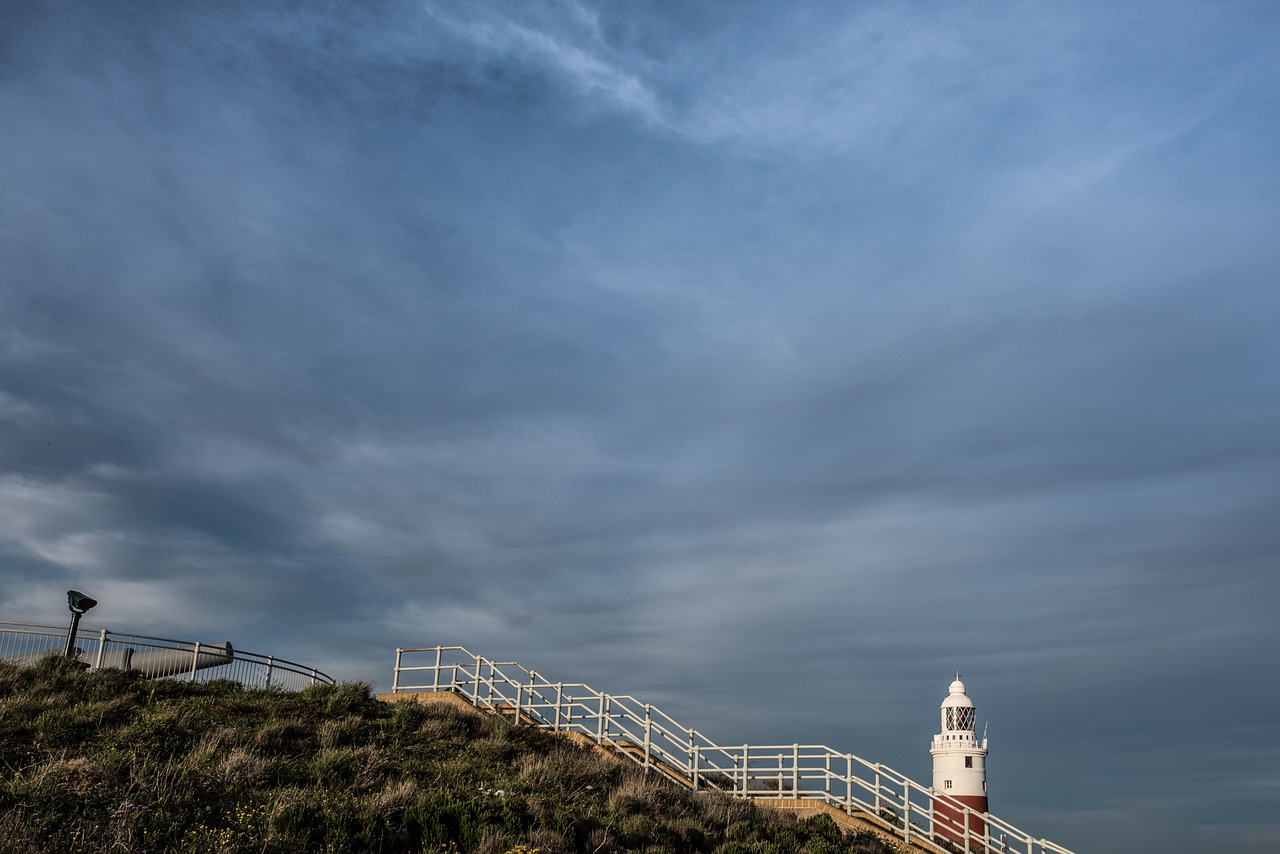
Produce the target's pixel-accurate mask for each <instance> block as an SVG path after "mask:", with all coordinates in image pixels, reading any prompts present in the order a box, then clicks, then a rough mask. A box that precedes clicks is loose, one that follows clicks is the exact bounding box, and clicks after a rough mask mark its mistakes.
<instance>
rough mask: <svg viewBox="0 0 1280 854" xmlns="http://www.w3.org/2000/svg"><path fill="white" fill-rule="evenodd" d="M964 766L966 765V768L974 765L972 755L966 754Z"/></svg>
mask: <svg viewBox="0 0 1280 854" xmlns="http://www.w3.org/2000/svg"><path fill="white" fill-rule="evenodd" d="M964 767H966V768H972V767H973V757H972V756H966V757H965V758H964Z"/></svg>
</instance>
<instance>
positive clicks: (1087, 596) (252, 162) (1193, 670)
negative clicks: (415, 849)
mask: <svg viewBox="0 0 1280 854" xmlns="http://www.w3.org/2000/svg"><path fill="white" fill-rule="evenodd" d="M1277 152H1280V6H1277V5H1276V4H1274V3H1271V2H1244V0H1242V1H1241V2H1234V0H1221V2H1188V0H1164V1H1163V2H1153V1H1152V0H1138V1H1137V2H1133V3H1124V4H1116V3H1103V2H1085V0H1059V2H1053V3H1049V2H1029V3H1017V4H1009V3H999V2H984V0H956V2H949V3H945V4H933V3H923V2H911V0H897V1H896V2H890V0H868V1H867V2H864V0H842V2H797V3H790V4H777V3H768V2H759V0H742V2H732V3H731V2H723V0H719V2H717V1H716V0H704V2H680V1H679V0H671V1H670V2H644V0H617V2H595V3H592V2H577V0H563V2H556V1H555V0H546V2H542V1H541V0H519V2H496V0H495V2H486V3H474V2H428V0H415V1H414V2H409V0H367V2H360V3H352V2H339V0H314V2H308V3H296V2H279V0H252V2H250V0H210V2H203V3H172V2H167V0H166V1H165V2H160V0H150V1H148V0H129V2H124V0H98V2H94V3H84V2H79V0H75V2H70V0H67V1H66V2H59V0H0V605H2V606H3V607H0V618H2V619H6V620H29V621H35V622H48V623H63V622H64V621H65V620H66V617H67V614H66V610H65V597H64V593H65V591H66V590H67V589H69V588H75V589H78V590H81V591H83V592H85V593H87V594H89V595H90V596H93V597H95V598H97V599H98V600H99V601H100V603H101V604H100V605H99V606H98V608H97V609H96V610H94V611H93V612H92V613H91V614H90V615H89V616H88V617H87V618H86V620H85V624H84V625H85V627H86V628H97V627H107V628H111V629H113V630H116V631H124V632H134V633H139V634H150V635H160V636H168V637H178V638H186V639H195V640H203V641H210V642H217V641H222V640H231V641H232V642H233V643H234V644H235V646H236V647H237V648H240V649H248V650H253V651H257V652H262V653H270V654H274V655H277V656H281V657H285V658H290V659H293V660H295V661H301V662H304V663H307V664H310V665H314V666H317V667H319V668H320V669H321V670H324V671H326V672H328V673H330V674H332V675H333V676H335V677H336V678H339V679H346V680H365V681H368V682H370V683H372V684H373V685H374V686H375V687H376V688H377V689H379V690H387V689H388V688H389V686H390V682H391V670H392V665H393V662H394V654H395V649H396V648H397V647H424V646H432V645H436V644H448V645H454V644H456V645H462V646H465V647H467V648H468V649H470V650H471V651H473V652H476V653H479V654H482V655H486V656H490V657H493V658H498V659H515V660H518V661H520V662H522V663H524V664H525V665H526V666H529V667H532V668H534V669H536V670H538V671H539V672H540V673H542V674H544V675H546V676H547V677H548V678H551V679H553V680H563V681H585V682H588V683H590V684H591V685H592V686H593V687H595V688H598V689H600V690H604V691H609V692H612V693H629V694H633V695H636V696H637V697H640V698H641V699H644V700H648V701H649V702H652V703H655V704H656V705H658V706H660V707H661V708H662V709H663V710H664V711H666V712H667V713H668V714H670V715H672V716H673V717H674V718H675V719H677V720H679V721H681V722H682V723H684V724H686V725H689V726H694V727H696V728H698V729H699V730H701V731H702V732H704V733H706V734H707V735H708V736H709V737H711V738H713V739H717V740H720V741H721V742H722V743H732V744H741V743H743V742H746V741H750V742H753V743H772V744H778V743H782V744H790V743H793V742H797V741H798V742H801V743H813V744H827V745H830V746H832V747H833V748H835V749H837V750H840V751H842V752H853V753H856V754H858V755H859V756H862V757H864V758H866V759H868V760H871V761H879V762H883V763H885V764H887V765H890V766H892V767H894V768H896V769H898V770H900V771H902V772H904V773H907V774H910V775H912V776H914V777H915V778H916V779H918V780H923V781H925V782H926V783H927V782H928V781H929V779H930V767H931V766H930V757H929V754H928V744H929V739H930V737H931V735H932V733H933V732H934V731H936V729H937V725H938V711H937V709H938V705H939V703H940V702H941V701H942V699H943V697H944V696H945V694H946V688H947V684H948V683H949V682H950V681H951V679H952V678H953V677H954V673H955V672H956V671H959V672H962V673H963V674H964V678H965V681H966V682H967V684H968V686H969V691H970V695H971V696H972V697H973V698H974V700H975V702H976V704H977V707H978V718H979V721H980V722H989V738H990V745H991V746H990V750H991V753H990V758H989V765H988V768H989V772H988V779H989V787H990V795H991V808H992V811H993V812H994V813H995V814H997V815H999V816H1001V817H1002V818H1004V819H1005V820H1008V821H1011V822H1012V823H1014V824H1015V825H1018V826H1020V827H1022V828H1024V829H1025V830H1027V831H1029V832H1031V833H1032V834H1033V835H1035V836H1037V837H1046V838H1048V839H1051V840H1053V841H1055V842H1057V843H1059V844H1061V845H1064V846H1067V847H1068V848H1072V849H1073V850H1076V851H1079V852H1101V854H1106V852H1117V854H1119V852H1126V854H1129V853H1131V852H1136V854H1147V852H1150V854H1154V852H1171V854H1182V852H1186V854H1190V852H1200V851H1204V850H1219V851H1228V850H1229V851H1232V852H1234V854H1252V852H1273V851H1275V850H1278V849H1280V809H1278V808H1277V805H1278V804H1280V776H1277V772H1276V768H1277V767H1280V726H1277V720H1278V719H1277V716H1276V711H1275V710H1276V708H1277V707H1280V680H1278V679H1277V668H1276V666H1275V650H1276V647H1277V644H1278V643H1280V620H1277V618H1276V610H1277V605H1280V574H1278V572H1277V570H1278V569H1280V524H1277V519H1278V517H1280V430H1278V429H1277V428H1278V426H1280V334H1278V329H1280V294H1278V291H1277V284H1278V283H1277V273H1276V271H1277V269H1280V240H1277V239H1276V234H1277V225H1278V223H1280V161H1278V160H1277Z"/></svg>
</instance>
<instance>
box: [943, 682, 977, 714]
mask: <svg viewBox="0 0 1280 854" xmlns="http://www.w3.org/2000/svg"><path fill="white" fill-rule="evenodd" d="M942 708H944V709H955V708H966V709H971V708H973V700H971V699H969V695H968V693H967V692H966V691H965V687H964V683H963V682H961V681H960V680H959V678H957V679H956V681H954V682H952V683H951V685H950V687H948V688H947V698H946V699H945V700H943V701H942Z"/></svg>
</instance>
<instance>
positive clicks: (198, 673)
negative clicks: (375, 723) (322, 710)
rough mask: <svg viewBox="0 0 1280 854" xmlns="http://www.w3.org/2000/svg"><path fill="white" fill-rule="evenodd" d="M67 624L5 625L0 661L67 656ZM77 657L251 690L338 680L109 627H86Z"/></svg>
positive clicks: (301, 667) (0, 627)
mask: <svg viewBox="0 0 1280 854" xmlns="http://www.w3.org/2000/svg"><path fill="white" fill-rule="evenodd" d="M66 640H67V628H66V627H65V626H51V625H42V624H39V623H11V622H5V621H0V659H8V660H31V659H35V658H39V657H40V656H42V655H45V654H47V653H50V652H61V651H62V650H63V649H64V647H65V644H66ZM75 655H76V657H77V658H78V659H79V660H80V661H83V662H84V663H85V664H88V665H89V666H90V667H92V668H94V669H106V668H114V669H118V670H138V671H141V672H143V673H145V674H146V675H148V676H154V677H165V678H170V679H184V680H187V681H192V682H205V681H210V680H213V679H230V680H232V681H234V682H239V683H240V684H241V685H244V686H245V687H247V688H279V689H281V690H283V691H297V690H300V689H302V688H306V687H307V686H309V685H315V684H317V683H323V684H325V685H333V684H334V680H333V678H332V677H330V676H328V675H327V674H325V673H321V672H320V671H319V670H317V669H316V668H314V667H308V666H306V665H305V664H299V663H297V662H296V661H289V660H287V659H284V658H277V657H275V656H273V655H261V654H259V653H256V652H245V651H243V650H239V649H233V648H232V646H231V644H230V643H220V644H209V643H201V642H200V641H182V640H172V639H170V638H156V637H149V636H147V635H131V634H124V633H122V632H113V631H110V630H108V629H95V630H86V629H83V628H82V629H81V630H80V632H79V633H78V635H77V637H76V647H75Z"/></svg>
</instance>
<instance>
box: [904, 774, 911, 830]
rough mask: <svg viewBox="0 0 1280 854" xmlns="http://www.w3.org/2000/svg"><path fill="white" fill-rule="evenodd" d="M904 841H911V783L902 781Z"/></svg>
mask: <svg viewBox="0 0 1280 854" xmlns="http://www.w3.org/2000/svg"><path fill="white" fill-rule="evenodd" d="M902 839H903V841H904V842H910V841H911V781H910V780H903V781H902Z"/></svg>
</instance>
